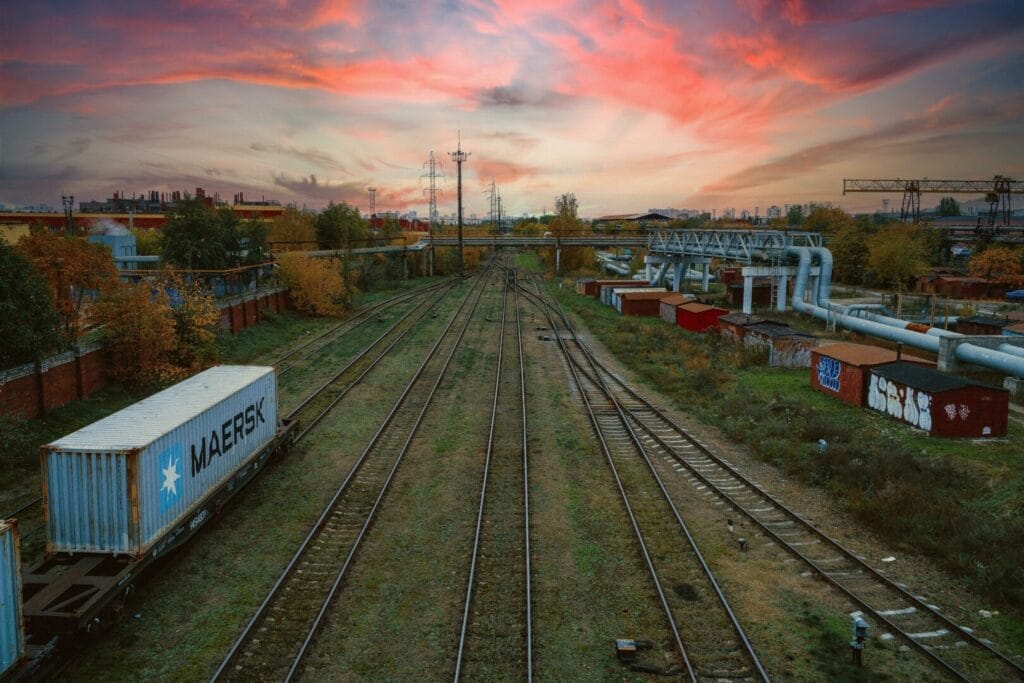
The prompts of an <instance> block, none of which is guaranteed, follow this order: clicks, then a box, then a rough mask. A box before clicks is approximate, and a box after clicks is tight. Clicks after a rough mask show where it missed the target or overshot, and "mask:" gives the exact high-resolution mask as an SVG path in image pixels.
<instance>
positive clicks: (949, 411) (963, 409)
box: [943, 403, 971, 422]
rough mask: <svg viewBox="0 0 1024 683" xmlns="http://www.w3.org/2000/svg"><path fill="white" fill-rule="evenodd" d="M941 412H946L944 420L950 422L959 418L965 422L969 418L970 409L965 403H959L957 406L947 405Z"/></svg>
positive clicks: (953, 404)
mask: <svg viewBox="0 0 1024 683" xmlns="http://www.w3.org/2000/svg"><path fill="white" fill-rule="evenodd" d="M943 410H945V411H946V419H947V420H949V421H950V422H952V421H953V420H955V419H956V418H957V416H959V417H960V419H961V420H966V419H967V418H968V417H970V416H971V409H970V407H968V405H967V404H966V403H961V404H960V405H959V406H958V405H956V404H955V403H947V404H946V406H945V408H943Z"/></svg>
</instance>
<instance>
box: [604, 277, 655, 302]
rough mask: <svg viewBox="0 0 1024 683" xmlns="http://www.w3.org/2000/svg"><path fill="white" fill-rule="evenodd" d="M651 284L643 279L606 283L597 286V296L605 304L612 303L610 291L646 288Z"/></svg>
mask: <svg viewBox="0 0 1024 683" xmlns="http://www.w3.org/2000/svg"><path fill="white" fill-rule="evenodd" d="M650 286H651V285H650V284H649V283H647V282H644V281H643V280H629V281H627V282H614V283H606V284H603V285H600V286H599V287H598V294H597V298H598V299H600V300H601V303H603V304H605V305H606V306H611V305H612V292H613V291H615V290H616V289H633V290H639V289H647V288H648V287H650Z"/></svg>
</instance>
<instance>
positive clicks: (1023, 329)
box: [1003, 323, 1024, 334]
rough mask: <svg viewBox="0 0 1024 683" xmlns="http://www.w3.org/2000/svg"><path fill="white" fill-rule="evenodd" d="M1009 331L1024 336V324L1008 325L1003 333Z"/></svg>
mask: <svg viewBox="0 0 1024 683" xmlns="http://www.w3.org/2000/svg"><path fill="white" fill-rule="evenodd" d="M1006 330H1009V331H1010V332H1016V333H1017V334H1024V323H1014V324H1013V325H1007V326H1006V327H1004V328H1003V331H1004V332H1005V331H1006Z"/></svg>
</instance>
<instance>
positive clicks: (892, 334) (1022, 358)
mask: <svg viewBox="0 0 1024 683" xmlns="http://www.w3.org/2000/svg"><path fill="white" fill-rule="evenodd" d="M814 250H815V251H817V252H819V256H820V252H821V251H827V250H825V249H819V248H815V249H814ZM786 253H787V254H789V255H792V256H796V257H797V258H798V259H799V265H798V266H797V275H796V284H795V287H794V291H793V309H794V310H796V311H799V312H800V313H804V314H806V315H811V316H814V317H815V318H818V319H820V320H826V321H828V320H834V321H835V322H836V323H837V324H839V325H842V326H843V327H845V328H846V329H848V330H853V331H855V332H861V333H863V334H869V335H871V336H874V337H879V338H881V339H888V340H890V341H896V342H902V343H904V344H907V345H909V346H913V347H915V348H919V349H924V350H925V351H931V352H932V353H938V352H939V338H940V337H945V336H957V337H960V336H963V335H959V334H956V333H955V332H949V331H948V330H940V329H938V328H932V329H931V330H929V333H928V334H924V333H921V332H914V331H912V330H908V329H906V326H907V323H906V322H905V321H902V320H897V319H896V318H889V317H887V316H878V315H871V319H865V318H859V317H855V316H851V315H848V314H847V313H846V312H845V310H843V309H842V308H841V307H839V306H833V308H832V310H830V309H828V308H823V307H822V306H815V305H813V304H809V303H805V302H804V292H805V291H806V289H807V279H808V274H809V273H810V269H811V254H812V250H811V248H810V247H788V248H787V249H786ZM830 256H831V255H830ZM823 265H824V264H823ZM825 270H826V267H822V268H821V270H820V271H819V272H820V273H822V275H821V276H820V278H821V279H820V280H819V289H818V298H819V301H821V299H822V297H823V296H824V302H825V303H826V304H827V303H828V292H824V293H823V292H822V290H821V288H820V283H821V282H825V281H827V279H826V276H825V275H824V273H825ZM827 270H828V276H827V277H828V278H830V277H831V260H829V261H828V265H827ZM868 315H870V314H868ZM883 321H885V322H883ZM888 321H892V324H889V323H888ZM954 352H955V354H956V357H957V359H959V360H961V361H964V362H966V363H974V364H976V365H981V366H983V367H987V368H991V369H993V370H998V371H999V372H1002V373H1005V374H1007V375H1013V376H1014V377H1024V349H1020V348H1018V347H1014V346H1011V345H1010V344H1002V345H1000V346H999V348H998V349H986V348H984V347H981V346H977V345H975V344H971V343H964V344H960V345H958V346H957V347H956V349H955V350H954Z"/></svg>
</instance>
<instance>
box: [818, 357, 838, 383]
mask: <svg viewBox="0 0 1024 683" xmlns="http://www.w3.org/2000/svg"><path fill="white" fill-rule="evenodd" d="M839 369H840V366H839V361H837V360H836V359H835V358H829V357H828V356H821V357H819V358H818V384H820V385H821V386H822V387H824V388H826V389H828V390H829V391H836V392H838V391H839Z"/></svg>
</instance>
